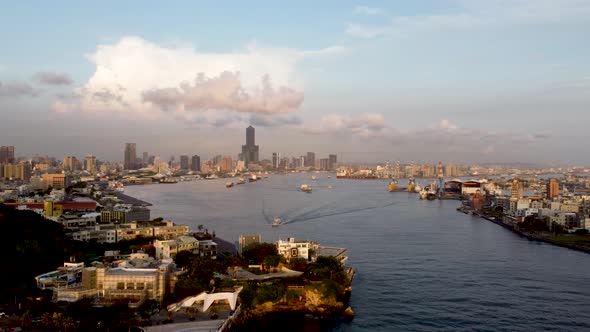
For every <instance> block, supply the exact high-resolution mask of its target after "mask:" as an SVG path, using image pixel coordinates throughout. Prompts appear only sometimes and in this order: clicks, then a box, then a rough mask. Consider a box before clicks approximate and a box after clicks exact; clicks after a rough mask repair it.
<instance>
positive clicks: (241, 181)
mask: <svg viewBox="0 0 590 332" xmlns="http://www.w3.org/2000/svg"><path fill="white" fill-rule="evenodd" d="M244 183H246V180H245V179H244V178H239V179H238V181H237V182H236V184H244Z"/></svg>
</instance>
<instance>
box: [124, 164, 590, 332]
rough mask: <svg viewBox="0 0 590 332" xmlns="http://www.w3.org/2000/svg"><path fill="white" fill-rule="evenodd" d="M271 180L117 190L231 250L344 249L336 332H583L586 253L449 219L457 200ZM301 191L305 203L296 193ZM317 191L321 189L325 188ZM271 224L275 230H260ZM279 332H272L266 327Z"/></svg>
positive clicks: (323, 180)
mask: <svg viewBox="0 0 590 332" xmlns="http://www.w3.org/2000/svg"><path fill="white" fill-rule="evenodd" d="M318 176H319V179H318V180H317V181H312V180H311V175H309V174H306V175H300V174H297V175H286V176H280V175H271V176H270V177H269V178H268V179H263V180H260V181H258V182H255V183H246V184H244V185H239V186H235V187H233V188H230V189H227V188H225V185H224V184H225V182H226V180H221V179H220V180H207V181H196V182H182V183H178V184H167V185H150V186H133V187H127V188H126V193H127V194H129V195H131V196H134V197H137V198H140V199H143V200H146V201H148V202H151V203H152V204H154V206H153V207H152V216H153V217H157V216H162V217H164V218H170V219H172V220H174V221H175V222H176V223H181V224H188V225H190V226H191V229H193V230H196V229H197V226H198V225H200V224H202V225H203V226H204V227H205V228H207V229H209V231H213V230H214V231H215V232H216V234H217V236H218V237H221V238H224V239H226V240H228V241H231V242H235V241H237V238H238V236H239V235H240V234H261V235H262V237H263V240H264V241H267V242H272V241H275V240H277V239H278V238H279V237H281V238H286V237H288V236H291V237H296V238H303V239H311V240H316V241H318V242H320V243H322V244H323V245H327V246H341V247H346V248H348V254H349V263H350V264H352V265H353V266H354V267H355V268H356V269H357V274H356V278H355V280H354V282H353V293H352V297H351V302H350V304H351V306H352V308H353V309H354V311H355V313H356V316H355V319H354V320H353V321H352V322H351V323H347V324H343V325H340V326H339V327H338V328H337V330H340V331H589V330H590V287H589V284H590V255H588V254H585V253H580V252H576V251H572V250H569V249H565V248H560V247H555V246H552V245H548V244H544V243H539V242H534V241H529V240H527V239H525V238H522V237H520V236H518V235H516V234H514V233H512V232H510V231H508V230H506V229H504V228H502V227H500V226H497V225H495V224H493V223H491V222H489V221H486V220H484V219H480V218H477V217H473V216H468V215H465V214H462V213H458V212H457V211H456V210H455V208H456V207H457V206H458V202H457V201H438V200H437V201H426V200H419V199H418V197H417V195H415V194H408V193H403V192H400V193H389V192H387V183H386V182H382V181H358V180H338V179H335V178H334V177H332V178H331V179H328V178H327V175H326V174H318ZM303 183H307V184H309V185H311V186H312V187H313V193H311V194H307V193H303V192H301V191H299V190H298V187H299V186H300V185H301V184H303ZM329 186H332V188H331V189H330V188H329ZM277 216H278V217H281V218H282V219H283V221H284V222H285V224H284V225H282V226H280V227H271V225H270V223H271V220H272V218H274V217H277ZM277 329H280V327H277Z"/></svg>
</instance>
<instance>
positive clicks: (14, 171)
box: [2, 162, 33, 182]
mask: <svg viewBox="0 0 590 332" xmlns="http://www.w3.org/2000/svg"><path fill="white" fill-rule="evenodd" d="M2 168H3V172H2V173H3V174H2V176H3V177H4V178H5V179H12V180H21V181H27V182H28V181H29V179H30V178H31V172H32V169H33V167H32V165H31V163H29V162H20V163H18V164H4V165H2Z"/></svg>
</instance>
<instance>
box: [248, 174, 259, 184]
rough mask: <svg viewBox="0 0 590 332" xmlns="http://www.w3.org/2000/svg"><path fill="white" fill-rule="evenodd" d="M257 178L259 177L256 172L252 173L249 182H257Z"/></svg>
mask: <svg viewBox="0 0 590 332" xmlns="http://www.w3.org/2000/svg"><path fill="white" fill-rule="evenodd" d="M256 180H258V178H257V177H256V174H252V175H251V176H250V178H249V179H248V181H249V182H255V181H256Z"/></svg>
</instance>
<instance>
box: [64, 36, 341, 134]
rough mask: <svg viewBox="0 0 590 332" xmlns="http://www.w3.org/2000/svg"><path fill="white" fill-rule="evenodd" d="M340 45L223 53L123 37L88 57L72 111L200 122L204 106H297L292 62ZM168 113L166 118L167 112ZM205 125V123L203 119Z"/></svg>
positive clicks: (261, 110)
mask: <svg viewBox="0 0 590 332" xmlns="http://www.w3.org/2000/svg"><path fill="white" fill-rule="evenodd" d="M345 51H346V49H345V48H343V47H340V46H330V47H326V48H322V49H316V50H297V49H290V48H268V47H261V46H258V45H257V44H256V43H251V44H248V45H247V46H246V47H245V48H244V49H240V50H235V51H231V52H226V53H205V52H201V51H198V50H196V49H194V48H192V47H186V46H181V47H163V46H160V45H158V44H155V43H152V42H150V41H147V40H145V39H142V38H139V37H134V36H129V37H123V38H121V39H120V40H119V41H117V42H115V43H111V44H101V45H98V46H97V48H96V51H95V52H93V53H92V54H89V55H87V58H88V59H89V60H90V61H91V62H92V63H93V64H94V65H95V66H96V69H95V72H94V74H93V75H92V77H90V79H89V80H88V81H87V82H86V83H85V84H84V85H83V86H82V87H79V88H76V89H75V90H74V94H76V95H78V98H77V99H76V100H72V101H70V103H71V104H75V105H72V106H73V107H72V109H76V110H80V111H82V112H91V113H95V114H114V113H118V114H128V115H135V116H142V117H147V118H154V119H156V118H158V117H161V116H169V115H170V113H174V114H173V117H174V118H176V119H179V120H181V121H187V122H191V123H194V122H199V121H198V120H200V119H201V120H202V118H203V117H202V116H201V117H199V116H198V115H193V114H192V113H204V112H206V113H207V115H206V116H205V118H206V119H209V118H211V114H209V112H210V111H216V112H220V113H223V114H222V115H221V116H222V117H226V116H227V114H228V112H234V113H246V114H254V113H256V114H279V113H287V112H293V111H296V110H298V109H299V108H300V107H301V105H302V102H303V100H304V96H303V85H304V84H303V79H302V78H301V77H300V76H299V75H298V70H297V68H296V66H297V64H298V63H299V62H301V61H304V60H306V59H309V58H314V57H324V56H333V55H336V54H340V53H342V52H345ZM166 113H168V115H165V114H166ZM205 122H206V123H211V121H205Z"/></svg>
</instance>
